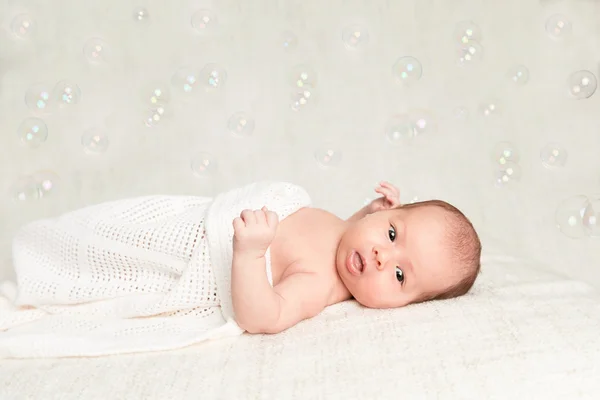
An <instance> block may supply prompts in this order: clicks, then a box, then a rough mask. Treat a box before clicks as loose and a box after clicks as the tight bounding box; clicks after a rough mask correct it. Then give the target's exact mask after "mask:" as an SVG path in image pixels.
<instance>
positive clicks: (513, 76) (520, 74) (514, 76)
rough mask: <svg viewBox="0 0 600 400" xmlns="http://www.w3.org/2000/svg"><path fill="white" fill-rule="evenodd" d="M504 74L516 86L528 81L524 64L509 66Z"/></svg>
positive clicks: (527, 72)
mask: <svg viewBox="0 0 600 400" xmlns="http://www.w3.org/2000/svg"><path fill="white" fill-rule="evenodd" d="M506 75H507V77H508V79H510V81H511V82H513V83H514V84H515V85H518V86H523V85H525V84H526V83H527V82H528V81H529V70H528V69H527V67H526V66H524V65H516V66H514V67H512V68H510V69H509V70H508V73H507V74H506Z"/></svg>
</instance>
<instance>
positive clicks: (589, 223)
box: [581, 196, 600, 238]
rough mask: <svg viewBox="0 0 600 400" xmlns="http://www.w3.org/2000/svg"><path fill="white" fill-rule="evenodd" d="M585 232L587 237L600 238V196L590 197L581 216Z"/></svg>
mask: <svg viewBox="0 0 600 400" xmlns="http://www.w3.org/2000/svg"><path fill="white" fill-rule="evenodd" d="M581 223H582V225H583V230H584V232H585V234H586V235H587V236H591V237H594V238H596V237H600V196H591V197H589V202H588V203H587V204H586V206H585V208H584V209H583V215H582V216H581Z"/></svg>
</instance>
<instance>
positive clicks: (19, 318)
mask: <svg viewBox="0 0 600 400" xmlns="http://www.w3.org/2000/svg"><path fill="white" fill-rule="evenodd" d="M308 205H310V198H309V196H308V194H307V193H306V192H305V191H304V190H303V189H302V188H301V187H298V186H296V185H293V184H289V183H285V182H257V183H253V184H249V185H247V186H244V187H241V188H238V189H234V190H231V191H228V192H225V193H222V194H220V195H218V196H216V197H215V198H214V200H213V199H211V198H207V197H192V196H147V197H139V198H134V199H125V200H119V201H114V202H108V203H102V204H98V205H94V206H90V207H86V208H83V209H80V210H77V211H73V212H70V213H67V214H64V215H62V216H60V217H57V218H53V219H46V220H41V221H36V222H33V223H31V224H29V225H27V226H25V227H24V228H22V229H21V230H20V231H19V232H18V234H17V235H16V237H15V239H14V242H13V259H14V266H15V271H16V275H17V286H16V287H15V285H14V284H11V283H6V282H5V283H4V284H2V285H1V286H0V358H34V357H68V356H97V355H107V354H117V353H131V352H142V351H157V350H167V349H174V348H180V347H184V346H188V345H191V344H194V343H197V342H200V341H204V340H208V339H215V338H222V337H226V336H232V335H239V334H240V333H242V330H241V329H240V328H239V327H238V326H237V324H236V323H235V321H234V315H233V307H232V302H231V291H230V281H231V262H232V256H233V250H232V239H233V225H232V221H233V219H234V218H235V217H236V216H238V215H239V213H240V212H241V211H242V210H243V209H246V208H250V209H258V208H261V207H262V206H267V208H269V209H270V210H272V211H275V212H276V213H277V214H278V216H279V218H280V220H282V219H284V218H285V217H286V216H288V215H290V214H291V213H293V212H294V211H296V210H298V209H299V208H301V207H304V206H308ZM266 275H267V278H268V279H269V280H270V252H269V251H268V252H267V271H266Z"/></svg>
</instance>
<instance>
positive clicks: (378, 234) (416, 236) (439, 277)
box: [336, 200, 481, 308]
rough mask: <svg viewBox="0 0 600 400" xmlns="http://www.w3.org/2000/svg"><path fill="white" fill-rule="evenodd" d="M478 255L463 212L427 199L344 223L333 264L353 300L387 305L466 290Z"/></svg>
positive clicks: (476, 242)
mask: <svg viewBox="0 0 600 400" xmlns="http://www.w3.org/2000/svg"><path fill="white" fill-rule="evenodd" d="M480 257H481V242H480V241H479V237H478V235H477V232H476V231H475V229H474V228H473V225H472V224H471V222H470V221H469V220H468V219H467V217H465V216H464V214H463V213H462V212H460V211H459V210H458V209H457V208H455V207H454V206H452V205H450V204H448V203H446V202H444V201H441V200H430V201H423V202H418V203H413V204H406V205H402V206H399V207H397V208H393V209H390V210H383V211H378V212H375V213H373V214H369V215H367V216H366V217H364V218H362V219H360V220H358V221H356V222H348V227H347V229H346V231H345V232H344V235H343V236H342V238H341V240H340V243H339V245H338V249H337V254H336V266H337V270H338V273H339V275H340V278H341V279H342V281H343V282H344V285H345V286H346V287H347V288H348V290H349V291H350V293H351V294H352V296H353V297H354V298H355V299H356V300H357V301H358V302H359V303H361V304H363V305H365V306H367V307H371V308H393V307H402V306H405V305H408V304H411V303H419V302H423V301H428V300H440V299H449V298H453V297H458V296H462V295H464V294H466V293H467V292H468V291H469V289H471V287H472V286H473V283H474V282H475V279H476V277H477V275H478V274H479V268H480Z"/></svg>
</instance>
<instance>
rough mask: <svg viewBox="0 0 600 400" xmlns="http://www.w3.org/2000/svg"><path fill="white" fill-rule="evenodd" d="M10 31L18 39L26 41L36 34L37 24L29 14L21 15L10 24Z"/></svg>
mask: <svg viewBox="0 0 600 400" xmlns="http://www.w3.org/2000/svg"><path fill="white" fill-rule="evenodd" d="M10 29H11V31H12V33H13V34H14V35H15V36H17V37H18V38H21V39H26V38H30V37H32V36H33V35H34V34H35V29H36V24H35V21H34V20H33V19H32V18H31V17H30V16H29V15H28V14H19V15H17V16H15V17H14V18H13V20H12V22H11V23H10Z"/></svg>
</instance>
